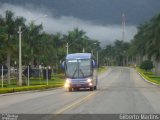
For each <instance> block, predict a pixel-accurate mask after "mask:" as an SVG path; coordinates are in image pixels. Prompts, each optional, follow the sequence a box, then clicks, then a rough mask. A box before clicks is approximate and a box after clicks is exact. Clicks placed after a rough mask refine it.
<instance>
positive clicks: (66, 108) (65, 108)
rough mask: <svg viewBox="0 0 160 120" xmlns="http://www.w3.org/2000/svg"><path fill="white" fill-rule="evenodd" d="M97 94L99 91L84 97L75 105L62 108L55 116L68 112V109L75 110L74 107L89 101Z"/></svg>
mask: <svg viewBox="0 0 160 120" xmlns="http://www.w3.org/2000/svg"><path fill="white" fill-rule="evenodd" d="M96 93H97V91H96V92H93V93H90V94H89V95H87V96H85V97H83V98H82V99H79V100H77V101H75V102H73V103H72V104H70V105H67V106H64V107H63V108H61V109H60V110H58V111H56V112H54V114H62V113H63V112H64V111H66V110H68V109H71V108H73V107H75V106H78V105H80V104H81V103H84V102H85V101H87V100H88V99H90V98H91V97H92V96H94V95H95V94H96Z"/></svg>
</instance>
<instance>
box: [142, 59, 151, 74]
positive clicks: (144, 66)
mask: <svg viewBox="0 0 160 120" xmlns="http://www.w3.org/2000/svg"><path fill="white" fill-rule="evenodd" d="M140 68H141V69H144V70H146V71H150V70H151V69H152V68H153V62H152V61H150V60H145V61H143V62H142V63H141V65H140Z"/></svg>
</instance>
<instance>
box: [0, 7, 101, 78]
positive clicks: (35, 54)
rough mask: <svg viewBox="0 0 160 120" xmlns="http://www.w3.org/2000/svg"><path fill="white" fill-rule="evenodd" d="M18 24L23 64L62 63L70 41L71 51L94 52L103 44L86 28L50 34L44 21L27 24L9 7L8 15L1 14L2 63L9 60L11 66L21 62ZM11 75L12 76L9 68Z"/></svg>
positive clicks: (7, 63)
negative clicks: (19, 59)
mask: <svg viewBox="0 0 160 120" xmlns="http://www.w3.org/2000/svg"><path fill="white" fill-rule="evenodd" d="M19 26H21V27H22V31H23V32H22V65H29V64H30V65H33V66H38V65H43V66H47V65H50V66H55V67H59V66H60V65H59V64H60V62H61V61H62V60H63V59H64V57H65V56H66V44H67V43H68V46H69V53H74V52H82V50H85V52H91V51H92V50H94V52H95V50H96V49H95V48H97V49H99V48H100V43H99V42H98V41H97V40H93V39H91V38H89V37H88V36H87V35H86V33H85V32H84V31H83V30H80V29H78V28H75V29H73V30H71V31H68V33H66V34H61V33H53V34H48V33H46V32H45V31H44V30H43V25H42V24H39V25H36V24H35V23H34V21H30V23H29V24H26V19H25V18H23V17H17V16H15V14H14V13H13V12H12V11H9V10H7V11H6V12H5V16H2V15H0V63H1V64H6V65H7V66H8V69H10V66H14V65H16V64H17V63H18V54H19V38H18V27H19ZM53 29H55V28H53ZM95 43H96V44H95ZM8 76H9V77H10V71H9V73H8ZM8 79H10V78H8Z"/></svg>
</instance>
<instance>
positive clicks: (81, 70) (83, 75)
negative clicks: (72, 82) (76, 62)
mask: <svg viewBox="0 0 160 120" xmlns="http://www.w3.org/2000/svg"><path fill="white" fill-rule="evenodd" d="M80 72H81V73H82V75H83V77H84V73H83V71H82V69H80Z"/></svg>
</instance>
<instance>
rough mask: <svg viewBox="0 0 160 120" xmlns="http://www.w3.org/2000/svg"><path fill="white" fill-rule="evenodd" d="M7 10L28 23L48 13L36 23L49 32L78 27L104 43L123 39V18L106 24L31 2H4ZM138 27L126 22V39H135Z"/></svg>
mask: <svg viewBox="0 0 160 120" xmlns="http://www.w3.org/2000/svg"><path fill="white" fill-rule="evenodd" d="M53 9H54V8H53ZM95 9H96V8H95ZM6 10H11V11H14V13H15V15H16V16H23V17H24V18H26V20H27V23H28V22H29V21H31V20H35V19H37V18H38V17H41V16H43V15H45V14H47V15H48V17H47V18H41V19H39V20H37V21H36V24H40V23H42V24H43V26H44V31H46V32H48V33H53V34H54V33H56V32H60V33H62V34H65V33H67V32H68V31H70V30H73V29H74V28H76V27H78V28H80V29H82V30H84V31H85V32H86V34H87V36H89V37H90V38H92V39H95V40H99V41H100V42H101V44H102V45H106V44H108V43H111V42H113V41H115V40H116V39H118V40H121V39H122V25H121V19H119V24H117V23H115V24H114V23H110V24H109V23H106V24H104V23H98V22H93V21H92V20H86V19H83V18H80V17H75V16H72V15H58V16H57V14H56V12H55V13H54V12H53V11H52V12H51V11H50V10H49V9H47V6H46V7H41V8H40V9H37V8H36V7H35V6H34V5H31V4H28V5H27V7H24V6H23V7H22V6H21V5H15V4H9V3H2V4H1V5H0V14H2V15H4V11H6ZM126 19H127V15H126ZM136 27H137V25H134V24H127V23H126V28H125V31H126V33H125V41H130V40H131V39H133V36H134V35H135V33H136V32H137V29H136Z"/></svg>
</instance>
